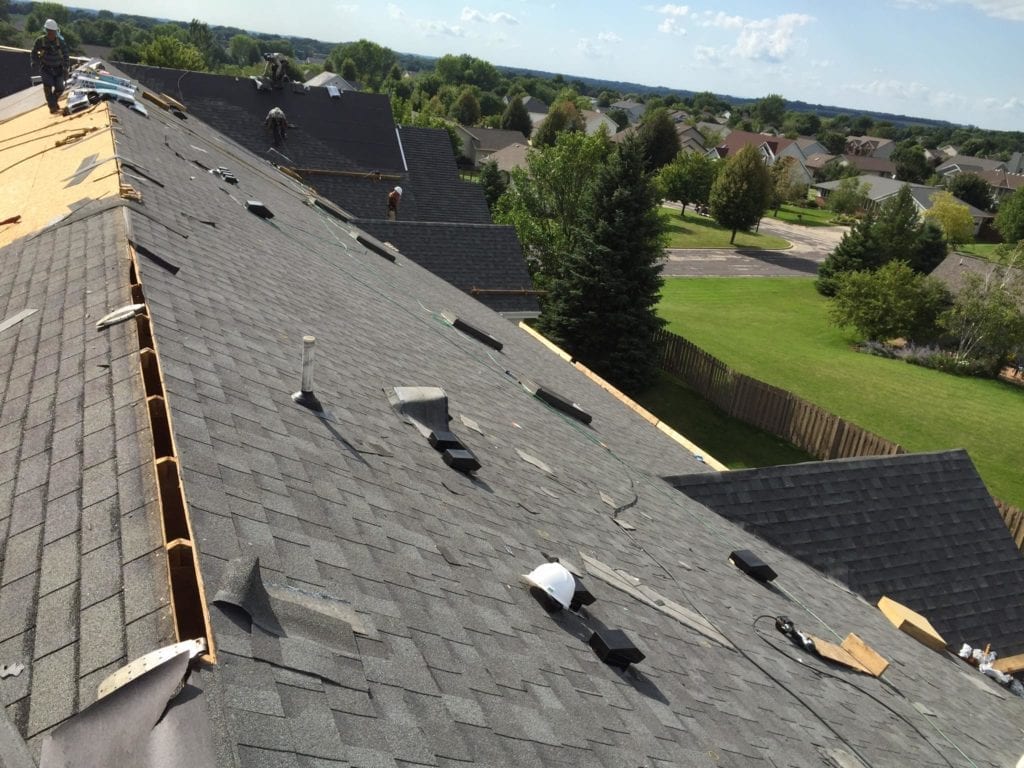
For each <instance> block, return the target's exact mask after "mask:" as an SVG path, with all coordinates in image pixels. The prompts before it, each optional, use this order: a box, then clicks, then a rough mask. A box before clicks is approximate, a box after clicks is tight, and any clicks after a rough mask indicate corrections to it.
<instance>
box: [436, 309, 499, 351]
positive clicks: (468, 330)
mask: <svg viewBox="0 0 1024 768" xmlns="http://www.w3.org/2000/svg"><path fill="white" fill-rule="evenodd" d="M441 317H443V318H444V319H445V322H447V323H448V324H449V325H450V326H452V327H453V328H454V329H455V330H457V331H462V332H463V333H464V334H466V335H467V336H469V337H470V338H473V339H476V340H477V341H479V342H480V343H481V344H486V345H487V346H488V347H490V348H491V349H495V350H497V351H498V352H500V351H501V350H502V347H504V346H505V345H504V344H502V343H501V342H500V341H498V340H497V339H496V338H494V337H493V336H491V334H489V333H487V332H486V331H482V330H480V329H479V328H477V327H476V326H474V325H470V324H469V323H467V322H466V321H465V320H463V319H462V318H460V317H458V316H456V314H455V313H454V312H442V313H441Z"/></svg>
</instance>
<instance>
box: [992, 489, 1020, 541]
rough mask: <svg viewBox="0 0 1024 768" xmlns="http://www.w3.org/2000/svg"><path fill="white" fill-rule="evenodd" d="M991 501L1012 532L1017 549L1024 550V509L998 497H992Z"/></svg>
mask: <svg viewBox="0 0 1024 768" xmlns="http://www.w3.org/2000/svg"><path fill="white" fill-rule="evenodd" d="M993 501H995V503H996V507H997V508H998V509H999V514H1001V515H1002V516H1003V520H1004V521H1005V522H1006V527H1007V528H1009V529H1010V533H1012V534H1013V540H1014V541H1015V542H1017V549H1019V550H1021V551H1022V552H1024V509H1018V508H1017V507H1014V506H1011V505H1009V504H1007V503H1006V502H1005V501H1000V500H999V499H993Z"/></svg>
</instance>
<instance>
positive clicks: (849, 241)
mask: <svg viewBox="0 0 1024 768" xmlns="http://www.w3.org/2000/svg"><path fill="white" fill-rule="evenodd" d="M877 253H878V244H877V241H876V240H875V218H874V216H873V215H872V214H871V213H870V212H868V214H867V215H866V216H865V217H864V218H863V219H861V220H860V221H858V222H857V223H856V224H854V225H853V226H852V227H851V228H850V231H849V232H846V233H844V234H843V238H842V240H840V241H839V245H837V246H836V247H835V249H834V250H833V251H832V253H830V254H829V255H828V256H827V257H826V258H825V261H824V262H822V264H821V266H820V267H818V279H817V280H816V281H815V282H814V287H815V288H817V289H818V293H820V294H821V295H822V296H835V294H836V291H837V290H838V289H839V279H840V277H841V276H842V275H843V274H844V273H846V272H855V271H861V270H865V269H870V268H871V267H872V266H873V265H874V262H875V259H877Z"/></svg>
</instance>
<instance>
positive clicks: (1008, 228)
mask: <svg viewBox="0 0 1024 768" xmlns="http://www.w3.org/2000/svg"><path fill="white" fill-rule="evenodd" d="M996 229H998V230H999V234H1000V235H1002V236H1003V241H1004V242H1007V243H1018V242H1020V241H1021V240H1024V187H1021V188H1020V189H1018V190H1017V191H1016V192H1014V193H1013V194H1012V195H1010V196H1009V197H1008V198H1006V199H1005V200H1003V202H1001V203H1000V204H999V210H998V211H996Z"/></svg>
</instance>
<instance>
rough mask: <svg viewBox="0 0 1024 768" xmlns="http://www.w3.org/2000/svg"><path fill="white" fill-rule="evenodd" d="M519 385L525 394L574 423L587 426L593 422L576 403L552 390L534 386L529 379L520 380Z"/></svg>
mask: <svg viewBox="0 0 1024 768" xmlns="http://www.w3.org/2000/svg"><path fill="white" fill-rule="evenodd" d="M519 383H520V384H522V385H523V387H524V388H525V389H526V391H527V392H529V393H530V394H531V395H533V396H534V397H536V398H537V399H538V400H540V401H542V402H545V403H547V404H548V405H550V406H551V407H552V408H554V409H555V410H556V411H561V412H562V413H564V414H567V415H568V416H572V417H573V418H574V419H576V421H581V422H583V423H584V424H589V423H590V422H591V421H593V420H594V417H593V416H591V415H590V414H589V413H587V412H586V411H584V410H583V409H582V408H580V407H579V406H578V405H576V403H574V402H572V401H571V400H569V399H568V398H566V397H563V396H562V395H560V394H558V393H557V392H555V391H554V390H552V389H548V388H547V387H543V386H541V385H540V384H536V383H534V382H532V381H530V380H529V379H520V380H519Z"/></svg>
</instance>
